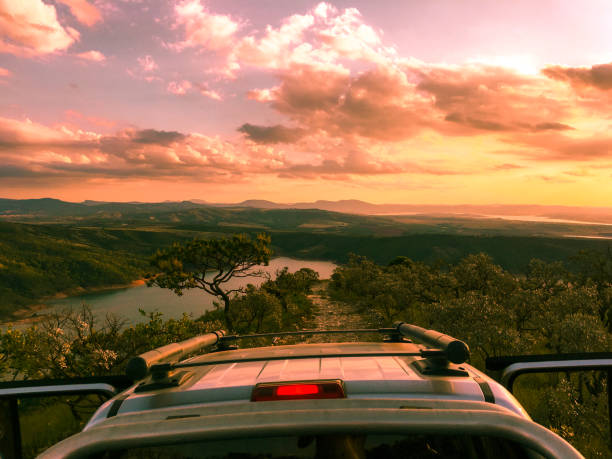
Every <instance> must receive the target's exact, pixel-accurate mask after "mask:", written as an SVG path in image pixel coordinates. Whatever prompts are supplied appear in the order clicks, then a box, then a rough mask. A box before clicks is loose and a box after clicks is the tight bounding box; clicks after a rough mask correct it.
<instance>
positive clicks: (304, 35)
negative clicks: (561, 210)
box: [0, 0, 612, 206]
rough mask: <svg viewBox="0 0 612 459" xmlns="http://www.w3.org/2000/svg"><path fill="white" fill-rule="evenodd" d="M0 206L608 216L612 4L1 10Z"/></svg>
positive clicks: (275, 0) (155, 4)
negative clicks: (271, 205) (486, 210)
mask: <svg viewBox="0 0 612 459" xmlns="http://www.w3.org/2000/svg"><path fill="white" fill-rule="evenodd" d="M0 197H4V198H16V199H25V198H40V197H53V198H58V199H63V200H68V201H82V200H85V199H91V200H101V201H149V202H152V201H165V200H189V199H201V200H205V201H209V202H240V201H242V200H246V199H267V200H271V201H275V202H284V203H290V202H298V201H314V200H318V199H326V200H340V199H360V200H364V201H368V202H373V203H407V204H542V205H549V204H555V205H572V206H612V3H611V2H610V1H609V0H591V1H588V0H585V1H582V2H576V1H573V0H567V1H561V0H559V1H551V0H538V1H533V0H529V1H523V0H498V1H495V2H493V1H491V2H489V1H484V0H482V1H475V0H463V1H460V2H458V1H456V0H430V1H426V2H423V1H401V2H398V1H396V0H393V1H377V2H372V1H371V0H355V1H345V0H342V1H331V2H316V1H305V0H292V1H287V0H258V1H249V0H241V1H238V0H179V1H170V0H19V1H15V0H0Z"/></svg>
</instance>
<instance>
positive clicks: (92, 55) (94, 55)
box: [76, 50, 106, 62]
mask: <svg viewBox="0 0 612 459" xmlns="http://www.w3.org/2000/svg"><path fill="white" fill-rule="evenodd" d="M76 56H77V57H78V58H79V59H83V60H86V61H91V62H104V61H105V60H106V56H105V55H104V54H102V53H101V52H100V51H96V50H91V51H87V52H85V53H79V54H77V55H76Z"/></svg>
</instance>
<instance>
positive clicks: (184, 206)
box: [0, 198, 612, 224]
mask: <svg viewBox="0 0 612 459" xmlns="http://www.w3.org/2000/svg"><path fill="white" fill-rule="evenodd" d="M219 208H228V209H236V208H252V209H265V210H286V209H318V210H325V211H330V212H341V213H345V214H355V215H409V214H422V215H429V216H461V217H482V216H486V217H490V216H499V217H506V218H509V217H517V220H520V219H524V218H525V217H535V218H542V219H557V220H569V221H578V222H593V223H609V224H612V207H576V206H573V207H572V206H540V205H506V204H499V205H468V204H464V205H421V204H371V203H368V202H364V201H359V200H355V199H349V200H341V201H324V200H319V201H315V202H297V203H290V204H284V203H275V202H272V201H266V200H259V199H251V200H247V201H243V202H239V203H210V202H206V201H202V200H198V199H193V200H191V201H180V202H179V201H177V202H172V201H166V202H161V203H143V202H101V201H89V200H88V201H83V202H82V203H73V202H65V201H60V200H58V199H51V198H43V199H25V200H16V199H0V217H4V218H5V219H8V218H11V216H14V218H27V217H28V216H29V217H32V218H41V217H60V216H72V217H91V216H98V217H100V218H104V217H117V216H127V215H132V216H135V215H140V216H142V215H143V214H147V213H150V214H161V213H172V212H185V211H190V210H203V209H208V210H212V209H219ZM153 216H154V217H155V215H153Z"/></svg>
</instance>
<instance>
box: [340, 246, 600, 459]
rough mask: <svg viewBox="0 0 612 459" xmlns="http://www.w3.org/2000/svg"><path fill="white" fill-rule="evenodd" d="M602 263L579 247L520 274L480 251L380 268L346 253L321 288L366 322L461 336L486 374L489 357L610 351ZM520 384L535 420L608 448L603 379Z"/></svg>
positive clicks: (587, 444)
mask: <svg viewBox="0 0 612 459" xmlns="http://www.w3.org/2000/svg"><path fill="white" fill-rule="evenodd" d="M610 266H612V254H611V253H610V252H608V253H607V254H606V253H597V252H581V253H580V254H579V255H577V256H576V257H574V258H573V259H572V263H571V264H569V265H568V266H564V265H563V264H561V263H559V262H554V263H545V262H543V261H541V260H537V259H534V260H532V261H531V263H530V264H529V266H528V269H527V270H526V272H525V273H524V274H522V275H515V274H512V273H510V272H508V271H506V270H504V269H503V268H502V267H501V266H499V265H496V264H495V263H493V261H492V259H491V257H489V256H488V255H486V254H483V253H481V254H476V255H469V256H467V257H465V258H464V259H463V260H461V261H460V262H459V263H457V264H454V265H446V264H442V263H440V264H437V265H428V264H425V263H422V262H416V261H413V260H411V259H409V258H406V257H399V258H396V259H395V260H393V261H392V262H391V263H389V265H386V266H381V265H377V264H375V263H374V262H372V261H371V260H369V259H368V258H365V257H362V256H352V257H351V259H350V261H349V263H348V264H347V265H346V266H342V267H340V268H338V269H337V270H336V272H335V273H334V275H333V277H332V280H331V282H330V285H329V294H330V295H331V297H332V298H334V299H335V300H337V301H346V302H350V303H352V304H354V305H356V306H357V307H358V308H359V310H360V311H361V312H362V314H363V315H364V316H366V317H367V318H368V320H369V321H370V323H371V325H372V326H374V327H379V326H385V325H387V324H389V323H391V322H393V321H395V320H402V321H406V322H413V323H416V324H419V325H421V326H424V327H427V328H432V329H436V330H441V331H444V332H445V333H448V334H450V335H452V336H456V337H459V338H460V339H462V340H464V341H466V342H467V343H468V344H469V346H470V348H471V351H472V357H471V363H472V364H473V365H475V366H476V367H478V368H479V369H481V370H483V371H484V370H485V368H484V363H485V359H486V358H487V357H492V356H501V355H518V354H555V353H571V352H591V351H592V352H595V351H608V350H609V349H610V345H611V344H612V334H611V333H610V331H611V330H612V324H611V321H610V319H611V318H612V270H611V269H610ZM569 268H572V270H570V269H569ZM578 268H580V269H578ZM518 382H519V383H518V384H517V393H518V395H519V399H520V400H521V402H523V404H524V406H525V407H526V408H527V411H528V412H529V413H530V414H531V415H532V416H533V417H534V419H535V420H536V421H537V422H540V423H541V424H544V425H546V426H549V427H550V428H551V429H553V430H554V431H556V432H557V433H559V434H561V435H563V436H564V437H565V438H566V439H567V440H568V441H570V442H571V443H573V444H574V445H575V446H576V447H577V448H578V449H579V450H580V451H581V452H583V453H584V454H586V456H587V457H609V456H610V455H611V454H612V450H610V449H609V448H610V444H611V443H610V441H611V439H610V434H609V429H608V428H607V426H608V421H607V401H606V394H607V384H608V381H607V380H606V376H605V375H603V374H600V373H597V372H594V373H592V374H588V373H581V374H562V375H558V374H553V375H545V376H530V377H522V378H519V381H518Z"/></svg>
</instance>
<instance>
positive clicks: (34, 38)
mask: <svg viewBox="0 0 612 459" xmlns="http://www.w3.org/2000/svg"><path fill="white" fill-rule="evenodd" d="M78 39H79V32H77V31H76V30H74V29H73V28H71V27H63V26H62V25H61V24H60V23H59V21H58V19H57V12H56V10H55V7H54V6H53V5H47V4H46V3H43V2H42V0H20V1H3V2H0V53H10V54H15V55H18V56H26V57H32V56H37V55H43V54H49V53H55V52H59V51H63V50H65V49H66V48H68V47H69V46H70V45H72V44H73V43H74V42H75V41H77V40H78Z"/></svg>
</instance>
